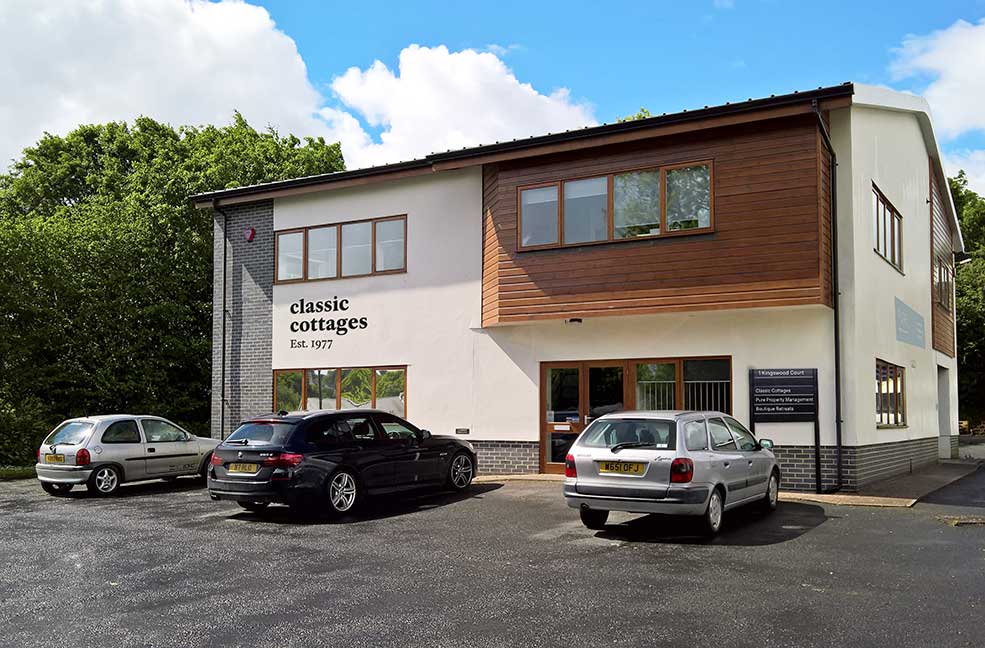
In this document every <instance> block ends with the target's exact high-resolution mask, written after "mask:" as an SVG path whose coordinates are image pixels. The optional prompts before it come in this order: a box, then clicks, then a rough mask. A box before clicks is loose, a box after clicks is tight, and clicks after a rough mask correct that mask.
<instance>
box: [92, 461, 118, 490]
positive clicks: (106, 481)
mask: <svg viewBox="0 0 985 648" xmlns="http://www.w3.org/2000/svg"><path fill="white" fill-rule="evenodd" d="M95 482H96V490H98V491H99V492H100V493H104V494H108V493H112V492H113V491H115V490H116V487H117V486H118V485H119V483H120V478H119V477H117V476H116V471H115V470H113V469H112V468H109V467H106V468H100V469H99V470H98V471H96V477H95Z"/></svg>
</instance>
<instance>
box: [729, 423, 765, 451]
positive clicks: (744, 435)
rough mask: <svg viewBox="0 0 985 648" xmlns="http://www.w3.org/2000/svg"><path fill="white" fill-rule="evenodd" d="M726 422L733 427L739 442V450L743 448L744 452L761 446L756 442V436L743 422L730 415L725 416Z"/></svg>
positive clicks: (733, 432)
mask: <svg viewBox="0 0 985 648" xmlns="http://www.w3.org/2000/svg"><path fill="white" fill-rule="evenodd" d="M725 422H726V423H728V426H729V427H730V428H731V429H732V434H733V435H734V436H735V440H736V441H738V442H739V450H742V451H743V452H752V451H754V450H756V449H757V448H758V447H759V445H758V444H757V443H756V439H755V437H753V436H752V432H750V431H749V430H747V429H746V428H744V427H743V426H742V424H741V423H739V422H738V421H736V420H735V419H734V418H732V417H729V416H726V417H725Z"/></svg>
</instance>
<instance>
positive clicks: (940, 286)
mask: <svg viewBox="0 0 985 648" xmlns="http://www.w3.org/2000/svg"><path fill="white" fill-rule="evenodd" d="M934 297H935V301H936V302H937V303H938V305H940V306H941V307H943V308H944V309H945V310H947V312H948V313H950V312H951V309H952V308H953V307H954V268H953V266H951V263H950V261H948V260H947V259H946V258H944V257H940V256H939V257H937V268H936V271H935V272H934Z"/></svg>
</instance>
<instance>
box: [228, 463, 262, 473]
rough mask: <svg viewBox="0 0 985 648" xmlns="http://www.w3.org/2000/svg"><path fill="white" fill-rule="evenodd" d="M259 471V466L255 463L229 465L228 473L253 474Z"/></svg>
mask: <svg viewBox="0 0 985 648" xmlns="http://www.w3.org/2000/svg"><path fill="white" fill-rule="evenodd" d="M258 470H260V466H259V465H258V464H255V463H231V464H229V472H231V473H234V472H235V473H255V472H256V471H258Z"/></svg>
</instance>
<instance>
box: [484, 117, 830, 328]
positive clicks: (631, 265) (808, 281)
mask: <svg viewBox="0 0 985 648" xmlns="http://www.w3.org/2000/svg"><path fill="white" fill-rule="evenodd" d="M819 148H820V140H819V138H818V131H817V125H816V122H815V118H814V117H813V115H804V116H798V117H790V118H784V119H778V120H775V121H773V122H771V123H763V124H757V125H745V126H735V127H728V128H720V129H715V130H712V131H703V132H700V133H690V134H683V135H675V136H670V137H665V138H661V139H657V140H652V141H649V142H646V143H640V142H635V143H631V144H623V145H613V146H608V147H605V148H600V149H593V150H590V151H579V152H573V153H563V154H556V155H550V156H542V157H538V158H532V159H523V160H513V161H503V162H499V163H498V164H496V165H486V166H485V167H483V217H484V225H483V234H484V247H483V281H482V304H483V311H482V312H483V324H484V325H493V324H500V323H509V322H521V321H527V320H536V319H554V318H568V317H590V316H597V315H609V314H618V315H630V314H642V313H655V312H673V311H681V310H712V309H714V310H717V309H728V308H747V307H763V306H785V305H799V304H828V305H830V304H831V295H830V293H831V278H830V273H831V263H830V258H831V238H830V236H831V232H830V229H831V222H830V221H831V210H830V178H829V177H828V176H829V173H828V168H827V164H828V161H827V154H826V153H823V154H822V152H820V151H819ZM708 159H710V160H713V161H714V165H715V171H714V175H713V177H714V187H713V200H714V206H713V207H714V213H715V230H714V231H713V232H710V233H705V234H692V235H677V236H668V237H666V238H655V239H647V240H639V241H619V242H609V243H601V244H591V245H584V246H576V247H566V248H561V249H551V250H539V251H525V252H519V251H517V226H518V221H517V188H518V187H519V186H524V185H530V184H538V183H543V182H554V181H557V180H564V179H569V178H577V177H591V176H593V175H604V174H607V173H614V172H619V171H623V170H627V169H639V168H647V167H657V166H665V165H671V164H677V163H686V162H690V161H695V160H708ZM822 167H823V168H822Z"/></svg>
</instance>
